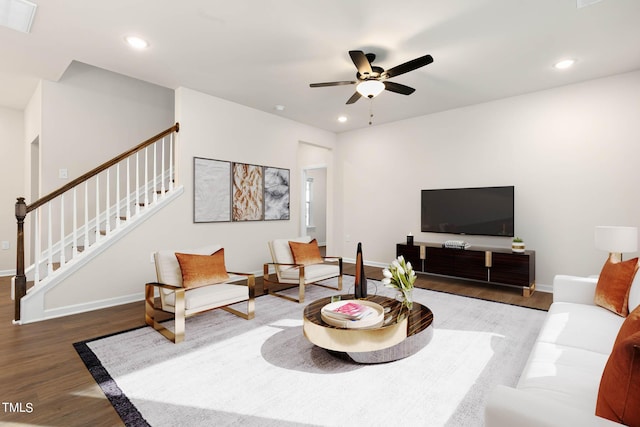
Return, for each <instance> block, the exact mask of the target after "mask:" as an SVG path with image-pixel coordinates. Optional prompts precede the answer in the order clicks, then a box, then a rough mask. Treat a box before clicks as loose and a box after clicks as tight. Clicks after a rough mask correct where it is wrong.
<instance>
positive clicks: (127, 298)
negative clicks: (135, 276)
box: [20, 292, 144, 325]
mask: <svg viewBox="0 0 640 427" xmlns="http://www.w3.org/2000/svg"><path fill="white" fill-rule="evenodd" d="M143 300H144V292H137V293H135V294H131V295H124V296H119V297H114V298H107V299H103V300H98V301H90V302H86V303H81V304H74V305H67V306H64V307H57V308H52V309H45V310H44V312H43V317H42V318H40V319H29V320H27V321H21V322H20V324H22V325H25V324H28V323H34V322H40V321H42V320H50V319H55V318H57V317H64V316H71V315H74V314H80V313H85V312H87V311H93V310H100V309H102V308H109V307H115V306H118V305H122V304H129V303H132V302H138V301H143Z"/></svg>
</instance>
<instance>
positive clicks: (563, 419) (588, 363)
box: [485, 274, 640, 427]
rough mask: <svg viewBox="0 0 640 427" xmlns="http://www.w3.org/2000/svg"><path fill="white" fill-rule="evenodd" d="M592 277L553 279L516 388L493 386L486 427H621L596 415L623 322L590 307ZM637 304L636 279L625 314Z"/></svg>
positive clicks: (638, 282)
mask: <svg viewBox="0 0 640 427" xmlns="http://www.w3.org/2000/svg"><path fill="white" fill-rule="evenodd" d="M597 280H598V279H597V278H595V277H589V278H584V277H575V276H556V277H555V278H554V282H553V304H552V305H551V307H550V309H549V313H548V315H547V317H546V319H545V322H544V324H543V326H542V329H541V331H540V334H539V335H538V338H537V339H536V342H535V344H534V346H533V349H532V351H531V354H530V356H529V359H528V361H527V363H526V365H525V367H524V370H523V371H522V374H521V376H520V380H519V381H518V384H517V385H516V387H515V388H511V387H506V386H498V387H496V388H495V389H494V390H493V391H492V392H491V394H490V396H489V399H488V401H487V404H486V407H485V425H486V426H487V427H494V426H501V427H511V426H518V427H528V426H531V427H533V426H536V427H540V426H558V427H559V426H562V427H567V426H581V427H583V426H620V425H621V424H618V423H615V422H612V421H610V420H607V419H604V418H601V417H598V416H596V415H595V409H596V401H597V397H598V389H599V386H600V378H601V377H602V372H603V371H604V367H605V364H606V363H607V360H608V358H609V354H610V353H611V351H612V349H613V344H614V342H615V339H616V336H617V334H618V331H619V329H620V326H622V323H623V322H624V318H623V317H620V316H618V315H616V314H614V313H612V312H611V311H608V310H606V309H604V308H602V307H599V306H597V305H595V304H594V302H593V300H594V295H595V288H596V284H597ZM638 305H640V274H637V275H636V276H635V279H634V281H633V284H632V285H631V291H630V294H629V311H633V310H634V309H635V308H636V307H637V306H638Z"/></svg>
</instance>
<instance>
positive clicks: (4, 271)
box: [0, 270, 16, 277]
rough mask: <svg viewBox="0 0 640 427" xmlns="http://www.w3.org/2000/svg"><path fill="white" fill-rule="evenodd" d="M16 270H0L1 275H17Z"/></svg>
mask: <svg viewBox="0 0 640 427" xmlns="http://www.w3.org/2000/svg"><path fill="white" fill-rule="evenodd" d="M15 275H16V270H0V277H7V276H15Z"/></svg>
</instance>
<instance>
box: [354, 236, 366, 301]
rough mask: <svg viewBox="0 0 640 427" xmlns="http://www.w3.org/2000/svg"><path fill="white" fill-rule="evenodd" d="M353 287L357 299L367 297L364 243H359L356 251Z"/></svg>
mask: <svg viewBox="0 0 640 427" xmlns="http://www.w3.org/2000/svg"><path fill="white" fill-rule="evenodd" d="M353 288H354V291H353V293H354V296H355V298H356V299H360V298H366V297H367V277H366V276H365V275H364V261H363V260H362V243H358V251H357V252H356V277H355V282H354V285H353Z"/></svg>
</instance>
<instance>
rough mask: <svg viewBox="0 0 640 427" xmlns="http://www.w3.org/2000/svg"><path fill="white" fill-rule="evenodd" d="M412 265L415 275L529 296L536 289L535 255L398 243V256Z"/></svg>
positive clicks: (497, 249)
mask: <svg viewBox="0 0 640 427" xmlns="http://www.w3.org/2000/svg"><path fill="white" fill-rule="evenodd" d="M400 255H402V256H403V257H404V258H405V259H406V260H407V261H409V262H411V265H412V266H413V269H414V270H415V271H416V273H428V274H439V275H443V276H451V277H459V278H461V279H468V280H477V281H481V282H485V283H492V284H496V285H505V286H511V287H518V288H522V295H524V296H525V297H529V296H531V295H532V294H533V292H534V291H535V288H536V253H535V251H525V252H524V253H515V252H512V251H511V250H510V249H502V248H483V247H473V246H472V247H471V248H469V249H451V248H443V247H442V245H437V244H433V243H421V242H416V243H414V244H413V245H407V244H405V243H398V244H397V245H396V256H400Z"/></svg>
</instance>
